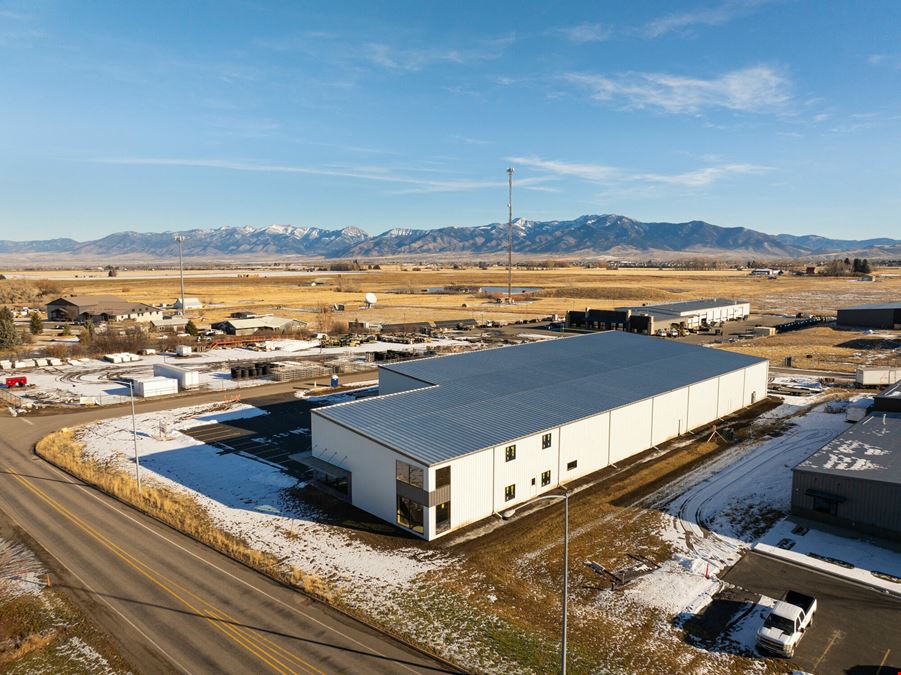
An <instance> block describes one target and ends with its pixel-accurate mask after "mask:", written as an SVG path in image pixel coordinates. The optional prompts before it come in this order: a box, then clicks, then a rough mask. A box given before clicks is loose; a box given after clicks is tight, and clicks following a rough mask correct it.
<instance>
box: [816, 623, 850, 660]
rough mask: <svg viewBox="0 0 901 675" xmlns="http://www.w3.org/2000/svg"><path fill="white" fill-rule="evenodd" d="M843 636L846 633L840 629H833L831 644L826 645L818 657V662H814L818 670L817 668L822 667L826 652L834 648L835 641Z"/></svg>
mask: <svg viewBox="0 0 901 675" xmlns="http://www.w3.org/2000/svg"><path fill="white" fill-rule="evenodd" d="M843 636H844V633H842V632H841V631H840V630H834V631H832V637H831V638H829V644H827V645H826V649H824V650H823V653H822V654H820V658H818V659H817V662H816V663H814V664H813V669H814V670H816V669H817V668H819V667H820V661H822V660H823V659H824V658H826V654H828V653H829V650H830V649H832V645H834V644H835V641H836V640H838V639H839V638H840V637H843Z"/></svg>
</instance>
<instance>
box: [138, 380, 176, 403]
mask: <svg viewBox="0 0 901 675" xmlns="http://www.w3.org/2000/svg"><path fill="white" fill-rule="evenodd" d="M134 383H135V395H137V396H141V397H142V398H151V397H153V396H168V395H169V394H177V393H178V380H176V379H175V378H172V377H145V378H140V379H136V380H135V381H134Z"/></svg>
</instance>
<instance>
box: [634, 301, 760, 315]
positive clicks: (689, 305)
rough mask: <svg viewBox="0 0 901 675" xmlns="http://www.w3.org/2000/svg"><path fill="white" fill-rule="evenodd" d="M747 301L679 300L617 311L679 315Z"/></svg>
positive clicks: (741, 303)
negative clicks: (627, 310) (628, 310)
mask: <svg viewBox="0 0 901 675" xmlns="http://www.w3.org/2000/svg"><path fill="white" fill-rule="evenodd" d="M745 303H747V300H727V299H725V298H704V299H703V300H681V301H679V302H663V303H659V304H656V305H633V306H629V307H617V309H631V310H632V311H633V312H646V313H651V312H659V313H662V314H680V313H682V312H700V311H703V310H707V309H714V308H715V307H731V306H733V305H743V304H745Z"/></svg>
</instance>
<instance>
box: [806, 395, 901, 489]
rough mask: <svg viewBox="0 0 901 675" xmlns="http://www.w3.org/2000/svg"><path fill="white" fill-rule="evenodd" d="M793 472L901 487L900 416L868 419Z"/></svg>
mask: <svg viewBox="0 0 901 675" xmlns="http://www.w3.org/2000/svg"><path fill="white" fill-rule="evenodd" d="M794 470H795V471H810V472H814V473H825V474H830V475H834V476H843V477H845V478H862V479H866V480H877V481H880V482H884V483H898V484H901V413H891V412H888V413H883V412H877V413H872V414H870V415H867V416H866V417H865V418H864V419H862V420H861V421H860V422H858V423H857V424H855V425H854V426H852V427H851V428H850V429H848V430H847V431H845V432H843V433H842V434H841V435H840V436H838V437H837V438H835V439H833V440H832V441H830V442H829V443H827V444H826V445H824V446H823V447H822V448H820V449H819V450H817V451H816V452H815V453H813V454H812V455H811V456H810V457H808V458H807V459H805V460H804V461H803V462H801V463H800V464H798V466H796V467H795V469H794Z"/></svg>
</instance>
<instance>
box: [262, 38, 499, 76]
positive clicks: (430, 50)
mask: <svg viewBox="0 0 901 675" xmlns="http://www.w3.org/2000/svg"><path fill="white" fill-rule="evenodd" d="M515 41H516V36H515V35H514V34H513V33H509V34H506V35H498V36H495V37H490V38H484V39H479V40H471V41H468V42H466V43H462V44H428V45H419V46H417V45H410V44H397V42H396V41H395V40H391V39H372V35H366V36H352V35H339V34H336V33H330V32H322V31H313V32H305V33H298V34H293V35H287V36H282V37H269V38H265V39H257V40H255V41H254V46H256V47H260V48H263V49H269V50H272V51H277V52H299V53H303V54H306V55H308V56H311V57H313V58H316V59H319V60H321V61H323V62H329V63H334V64H339V65H352V66H354V67H359V66H360V65H361V64H365V65H368V66H376V67H379V68H383V69H385V70H389V71H397V72H418V71H421V70H425V69H426V68H429V67H431V66H438V65H448V64H449V65H468V64H473V63H479V62H482V61H493V60H495V59H498V58H500V57H501V56H503V55H504V53H505V52H506V51H507V49H508V48H509V47H510V46H511V45H512V44H513V43H514V42H515Z"/></svg>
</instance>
